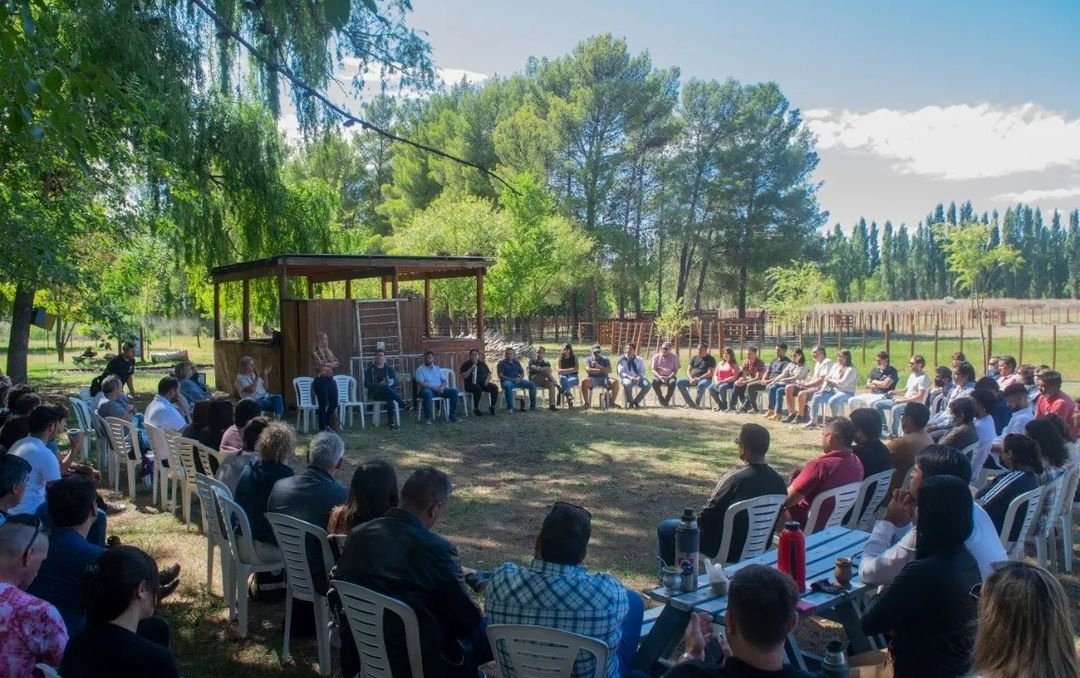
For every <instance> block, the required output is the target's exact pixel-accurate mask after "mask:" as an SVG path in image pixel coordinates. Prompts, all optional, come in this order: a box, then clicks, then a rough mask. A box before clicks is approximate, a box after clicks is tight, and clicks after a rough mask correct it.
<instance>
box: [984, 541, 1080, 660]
mask: <svg viewBox="0 0 1080 678" xmlns="http://www.w3.org/2000/svg"><path fill="white" fill-rule="evenodd" d="M971 594H972V595H973V596H974V597H976V598H978V601H979V603H978V605H979V628H978V631H976V633H975V654H974V658H973V664H974V666H973V668H974V671H975V675H976V676H978V677H979V678H1077V677H1078V676H1080V659H1078V658H1077V654H1076V647H1075V645H1074V644H1073V624H1072V618H1071V617H1072V615H1071V614H1070V608H1071V603H1070V602H1069V598H1068V596H1067V595H1066V594H1065V589H1064V588H1062V586H1061V582H1059V581H1058V579H1057V577H1055V576H1054V575H1053V574H1051V573H1050V572H1047V571H1046V570H1044V569H1043V568H1041V567H1039V566H1038V565H1034V564H1031V563H1025V562H1016V561H1008V560H1007V561H1004V562H1000V563H995V564H994V568H993V571H992V572H991V573H990V574H989V576H987V577H986V580H985V581H984V582H983V583H982V584H981V585H979V586H975V587H973V588H972V590H971Z"/></svg>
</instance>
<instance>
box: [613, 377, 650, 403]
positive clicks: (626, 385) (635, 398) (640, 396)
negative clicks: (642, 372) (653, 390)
mask: <svg viewBox="0 0 1080 678" xmlns="http://www.w3.org/2000/svg"><path fill="white" fill-rule="evenodd" d="M620 381H621V382H622V385H623V394H624V396H625V397H626V404H627V405H631V404H638V405H639V404H641V401H642V400H645V394H646V393H648V392H649V385H650V384H649V382H647V381H645V380H644V379H640V380H638V381H637V382H635V381H633V380H632V379H621V380H620ZM634 391H637V395H635V394H634Z"/></svg>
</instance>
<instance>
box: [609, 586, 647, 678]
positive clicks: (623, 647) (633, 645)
mask: <svg viewBox="0 0 1080 678" xmlns="http://www.w3.org/2000/svg"><path fill="white" fill-rule="evenodd" d="M626 602H627V604H628V608H627V610H626V616H625V617H623V622H622V636H621V637H620V638H619V644H618V645H617V646H616V647H615V656H616V657H618V658H619V675H620V676H627V675H629V673H630V665H631V664H632V663H633V660H634V652H636V651H637V646H638V642H640V641H641V617H642V615H644V614H645V603H644V602H642V600H641V595H640V594H638V593H636V592H634V591H631V590H630V589H627V590H626Z"/></svg>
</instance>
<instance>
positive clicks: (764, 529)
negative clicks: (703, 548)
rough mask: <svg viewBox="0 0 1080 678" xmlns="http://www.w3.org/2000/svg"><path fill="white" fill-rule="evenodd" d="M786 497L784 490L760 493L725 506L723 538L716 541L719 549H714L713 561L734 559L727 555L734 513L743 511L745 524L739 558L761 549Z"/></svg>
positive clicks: (729, 550) (766, 544)
mask: <svg viewBox="0 0 1080 678" xmlns="http://www.w3.org/2000/svg"><path fill="white" fill-rule="evenodd" d="M786 501H787V495H786V494H763V495H761V496H760V497H754V498H753V499H744V500H743V501H737V502H735V503H734V504H732V505H731V506H729V507H728V510H727V511H726V512H725V513H724V538H723V539H722V540H721V541H720V550H719V551H717V552H716V562H718V563H733V562H737V561H735V560H732V559H731V558H730V555H731V538H732V534H733V533H734V532H735V517H736V516H737V515H738V514H740V513H746V518H747V520H748V521H749V524H748V525H747V528H746V541H745V542H743V547H742V553H740V554H739V559H740V560H746V559H747V558H754V557H756V556H760V555H761V554H762V553H765V551H766V550H768V548H769V542H770V541H771V540H772V535H773V530H774V529H775V528H776V521H777V520H778V519H779V517H780V511H781V510H782V509H783V508H784V502H786Z"/></svg>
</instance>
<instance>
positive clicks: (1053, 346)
mask: <svg viewBox="0 0 1080 678" xmlns="http://www.w3.org/2000/svg"><path fill="white" fill-rule="evenodd" d="M1050 367H1052V368H1054V369H1055V370H1056V369H1057V325H1054V327H1053V331H1052V333H1051V335H1050Z"/></svg>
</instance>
